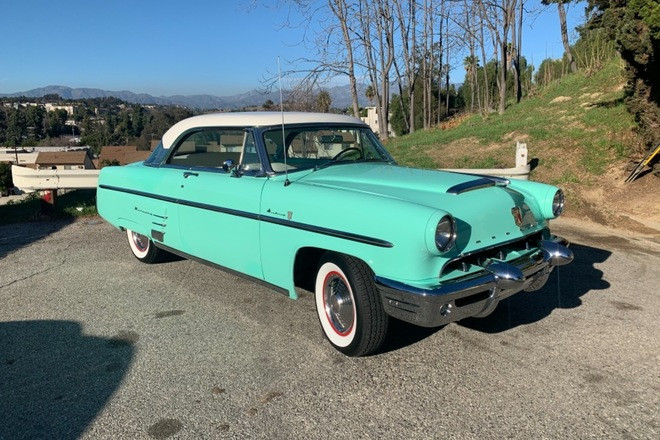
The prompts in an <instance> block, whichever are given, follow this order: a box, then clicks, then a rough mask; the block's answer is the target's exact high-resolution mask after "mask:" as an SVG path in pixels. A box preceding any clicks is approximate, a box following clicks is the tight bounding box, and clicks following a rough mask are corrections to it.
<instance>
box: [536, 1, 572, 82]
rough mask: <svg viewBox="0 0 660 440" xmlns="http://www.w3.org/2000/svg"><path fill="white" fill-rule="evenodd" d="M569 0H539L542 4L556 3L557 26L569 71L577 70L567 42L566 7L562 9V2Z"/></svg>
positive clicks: (566, 2) (565, 2)
mask: <svg viewBox="0 0 660 440" xmlns="http://www.w3.org/2000/svg"><path fill="white" fill-rule="evenodd" d="M570 2H571V0H541V3H543V4H544V5H549V4H550V3H557V12H558V13H559V28H560V30H561V41H562V43H563V44H564V54H565V55H566V59H567V60H568V65H569V66H570V68H571V72H573V73H575V72H577V65H576V64H575V59H573V54H572V53H571V45H570V44H569V43H568V26H567V25H566V9H564V4H568V3H570Z"/></svg>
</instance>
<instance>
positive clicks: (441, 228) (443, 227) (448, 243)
mask: <svg viewBox="0 0 660 440" xmlns="http://www.w3.org/2000/svg"><path fill="white" fill-rule="evenodd" d="M455 241H456V223H455V222H454V218H453V217H452V216H450V215H445V216H444V217H442V218H441V219H440V221H439V222H438V226H436V227H435V246H436V247H437V248H438V250H439V251H440V252H447V251H448V250H450V249H451V248H452V247H454V242H455Z"/></svg>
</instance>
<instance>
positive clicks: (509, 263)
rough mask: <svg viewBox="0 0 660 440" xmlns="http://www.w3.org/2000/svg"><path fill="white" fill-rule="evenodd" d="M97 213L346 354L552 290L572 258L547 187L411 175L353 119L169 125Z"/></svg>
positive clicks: (559, 198)
mask: <svg viewBox="0 0 660 440" xmlns="http://www.w3.org/2000/svg"><path fill="white" fill-rule="evenodd" d="M97 203H98V212H99V213H100V214H101V216H103V218H105V219H106V220H107V221H108V222H110V223H111V224H112V225H114V226H116V227H118V228H120V229H122V230H124V231H126V234H127V237H128V243H129V245H130V248H131V250H132V252H133V254H134V255H135V257H137V259H138V260H140V261H143V262H145V263H155V262H158V261H160V260H161V259H162V257H163V256H165V255H167V253H172V254H177V255H180V256H184V257H186V258H191V259H195V260H198V261H201V262H204V263H208V264H210V265H212V266H215V267H219V268H223V269H228V270H229V271H231V272H234V273H238V274H241V275H244V276H247V277H250V278H252V279H254V280H257V281H259V282H261V283H265V284H266V285H268V286H270V287H272V288H274V289H275V290H277V291H280V292H282V293H285V294H287V295H288V296H289V297H290V298H292V299H295V298H297V293H296V287H300V288H302V289H305V290H308V291H312V292H314V295H315V302H316V311H317V314H318V318H319V321H320V323H321V328H322V330H323V333H324V334H325V336H326V337H327V339H328V340H329V341H330V343H331V344H332V345H333V346H334V347H335V348H336V349H338V350H339V351H341V352H343V353H345V354H347V355H351V356H361V355H367V354H370V353H374V352H376V351H377V350H378V349H379V347H380V346H381V345H382V343H383V342H384V340H385V338H386V334H387V330H388V324H389V320H390V317H393V318H396V319H400V320H403V321H407V322H410V323H414V324H417V325H420V326H426V327H434V326H441V325H444V324H448V323H450V322H453V321H458V320H460V319H463V318H467V317H483V316H486V315H488V314H489V313H491V312H492V311H493V310H494V308H495V307H496V306H497V304H498V302H499V301H500V300H502V299H503V298H506V297H508V296H510V295H512V294H514V293H516V292H519V291H521V290H527V291H532V290H538V289H540V288H541V287H542V286H543V285H544V284H545V282H546V280H547V279H548V276H549V274H550V272H551V271H552V270H553V268H554V267H555V266H559V265H563V264H566V263H569V262H570V261H571V260H572V259H573V254H572V253H571V251H570V250H569V249H568V248H567V243H566V241H565V240H563V239H561V238H558V237H555V236H553V235H552V234H551V233H550V231H549V229H548V220H550V219H553V218H556V217H557V216H559V215H560V214H561V212H562V210H563V207H564V195H563V193H562V191H561V190H560V189H558V188H556V187H553V186H550V185H545V184H541V183H535V182H528V181H519V180H513V179H512V180H507V179H503V178H496V177H487V176H479V175H468V174H460V173H451V172H443V171H432V170H421V169H414V168H407V167H402V166H398V165H397V164H396V163H395V161H394V160H393V159H392V157H391V156H390V155H389V153H388V152H387V151H386V150H385V148H384V147H383V146H382V145H381V143H380V142H379V141H378V139H377V137H376V136H375V135H374V134H373V133H372V131H371V130H370V129H369V127H368V126H367V125H365V124H364V123H362V122H361V121H359V120H357V119H355V118H352V117H349V116H342V115H331V114H315V113H283V114H282V113H276V112H272V113H221V114H208V115H203V116H196V117H193V118H189V119H186V120H183V121H181V122H179V123H177V124H175V125H174V126H173V127H172V128H170V130H169V131H167V133H165V135H164V136H163V139H162V142H161V143H160V145H159V146H158V147H157V148H156V149H155V150H154V152H153V153H152V154H151V156H150V157H149V158H148V159H147V160H146V161H144V162H140V163H134V164H131V165H127V166H122V167H106V168H103V169H102V170H101V174H100V177H99V184H98V194H97Z"/></svg>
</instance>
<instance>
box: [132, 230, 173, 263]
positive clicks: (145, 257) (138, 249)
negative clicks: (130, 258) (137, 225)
mask: <svg viewBox="0 0 660 440" xmlns="http://www.w3.org/2000/svg"><path fill="white" fill-rule="evenodd" d="M126 236H127V237H128V244H129V246H130V247H131V251H132V252H133V255H135V258H137V259H138V260H140V261H142V262H143V263H147V264H152V263H158V262H160V261H162V260H163V257H164V256H165V255H166V252H165V251H163V250H162V249H158V248H157V247H156V246H155V245H154V244H153V242H152V241H151V240H150V239H149V237H147V236H146V235H142V234H138V233H137V232H135V231H131V230H130V229H126Z"/></svg>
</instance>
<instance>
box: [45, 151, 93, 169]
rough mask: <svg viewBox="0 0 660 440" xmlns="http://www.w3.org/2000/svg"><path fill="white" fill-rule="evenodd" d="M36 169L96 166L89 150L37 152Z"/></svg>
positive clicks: (88, 167) (90, 167) (91, 167)
mask: <svg viewBox="0 0 660 440" xmlns="http://www.w3.org/2000/svg"><path fill="white" fill-rule="evenodd" d="M35 165H36V169H38V170H89V169H94V168H96V167H95V166H94V162H92V154H91V151H90V150H79V151H57V152H42V153H39V155H38V156H37V159H36V161H35Z"/></svg>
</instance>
